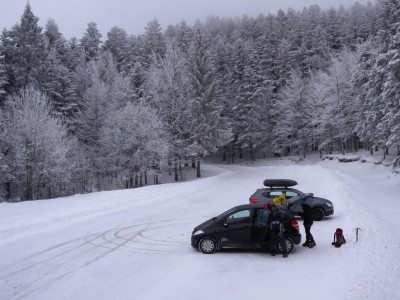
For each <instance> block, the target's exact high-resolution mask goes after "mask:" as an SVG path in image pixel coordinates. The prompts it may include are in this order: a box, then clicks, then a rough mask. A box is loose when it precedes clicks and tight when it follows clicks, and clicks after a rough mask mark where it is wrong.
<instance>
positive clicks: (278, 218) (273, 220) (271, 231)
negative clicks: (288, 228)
mask: <svg viewBox="0 0 400 300" xmlns="http://www.w3.org/2000/svg"><path fill="white" fill-rule="evenodd" d="M264 207H265V208H267V209H268V210H269V212H270V216H269V218H268V221H267V224H266V229H265V233H266V238H267V239H269V245H270V247H269V248H270V251H271V255H272V256H275V254H276V252H277V249H276V241H277V239H278V238H279V239H280V244H281V246H282V254H283V257H285V258H286V257H288V254H287V247H286V241H285V229H284V224H283V217H284V216H283V215H282V213H281V212H280V210H279V208H278V207H277V206H276V205H275V204H273V203H266V204H265V205H264Z"/></svg>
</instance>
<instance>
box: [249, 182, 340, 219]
mask: <svg viewBox="0 0 400 300" xmlns="http://www.w3.org/2000/svg"><path fill="white" fill-rule="evenodd" d="M296 184H297V182H296V181H294V180H291V179H265V180H264V186H265V188H261V189H257V190H256V191H255V192H254V193H253V195H251V196H250V198H249V202H250V203H253V204H255V203H265V202H268V201H272V199H273V198H275V197H276V196H279V195H280V194H281V193H282V191H285V192H286V200H287V203H288V207H289V208H290V210H291V211H292V213H293V214H294V215H295V216H300V217H302V214H303V209H302V208H301V205H300V200H301V199H302V198H304V195H307V196H308V197H307V199H309V200H310V201H309V203H310V206H311V208H312V214H313V219H314V220H315V221H321V220H323V219H324V218H325V217H326V216H331V215H333V213H334V209H333V204H332V202H331V201H329V200H327V199H324V198H320V197H315V196H314V195H313V194H312V193H310V194H305V193H303V192H301V191H299V190H296V189H295V188H292V187H293V186H295V185H296Z"/></svg>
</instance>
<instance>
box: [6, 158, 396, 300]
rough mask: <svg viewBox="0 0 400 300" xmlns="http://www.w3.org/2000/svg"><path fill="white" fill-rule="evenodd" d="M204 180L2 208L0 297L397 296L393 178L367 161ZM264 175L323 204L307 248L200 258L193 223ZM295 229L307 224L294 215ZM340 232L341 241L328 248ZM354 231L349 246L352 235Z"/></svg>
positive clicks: (243, 194) (271, 167) (218, 171)
mask: <svg viewBox="0 0 400 300" xmlns="http://www.w3.org/2000/svg"><path fill="white" fill-rule="evenodd" d="M203 175H204V177H203V178H202V179H196V180H190V181H186V182H182V183H172V184H163V185H159V186H148V187H144V188H140V189H132V190H121V191H113V192H101V193H93V194H86V195H75V196H72V197H67V198H60V199H54V200H42V201H33V202H23V203H14V204H9V203H1V204H0V253H1V260H0V298H1V299H37V300H47V299H50V300H55V299H95V300H102V299H115V300H117V299H118V300H120V299H122V300H124V299H151V300H156V299H307V300H311V299H334V300H337V299H351V300H354V299H400V241H399V238H400V233H399V231H398V227H399V225H400V222H399V221H398V214H399V212H400V176H399V175H394V174H393V173H390V172H389V169H388V167H385V166H383V165H376V164H373V163H361V162H352V163H339V162H338V161H336V160H332V161H330V160H324V161H317V162H316V161H312V160H305V161H302V162H295V161H290V160H287V159H280V160H261V161H258V162H256V163H253V164H244V163H243V164H240V165H223V164H219V165H217V164H203ZM265 178H292V179H294V180H296V181H297V182H298V183H299V184H298V186H297V188H298V189H300V190H302V191H304V192H313V193H314V194H315V195H318V196H321V197H325V198H328V199H330V200H331V201H332V202H333V203H334V206H335V214H334V215H333V216H332V217H329V218H327V219H325V220H323V221H321V222H315V223H314V226H313V227H312V230H311V231H312V233H313V235H314V238H315V240H316V242H317V247H315V248H313V249H309V248H303V247H301V246H296V249H295V251H294V252H293V253H292V254H291V255H289V257H288V258H286V259H284V258H282V257H281V256H275V257H272V256H270V255H269V254H266V253H263V252H260V251H222V252H217V253H216V254H213V255H203V254H201V253H200V252H198V251H197V250H195V249H193V248H192V247H191V246H190V235H191V232H192V230H193V227H195V226H196V225H198V224H200V223H201V222H203V221H205V220H206V219H208V218H210V217H213V216H215V215H217V214H219V213H221V212H223V211H225V210H227V209H229V208H231V207H233V206H235V205H238V204H243V203H247V202H248V198H249V196H250V195H251V194H252V193H253V192H254V190H255V189H256V188H259V187H261V186H262V182H263V180H264V179H265ZM298 221H299V223H300V228H301V232H302V234H303V237H304V228H303V226H302V222H301V220H300V219H299V220H298ZM337 227H341V228H343V230H344V235H345V237H346V239H347V244H345V245H344V246H342V247H341V248H334V247H333V246H332V245H331V242H332V241H333V233H334V231H335V229H336V228H337ZM356 228H361V230H360V231H359V240H358V242H356V235H355V230H356Z"/></svg>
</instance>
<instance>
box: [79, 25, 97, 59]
mask: <svg viewBox="0 0 400 300" xmlns="http://www.w3.org/2000/svg"><path fill="white" fill-rule="evenodd" d="M101 38H102V34H101V33H100V31H99V29H98V28H97V24H96V23H95V22H89V23H88V24H87V28H86V31H85V33H84V34H83V36H82V38H81V39H80V46H81V47H82V48H83V50H84V51H85V55H86V61H90V60H93V59H97V58H98V56H99V54H100V51H101V43H102V42H101Z"/></svg>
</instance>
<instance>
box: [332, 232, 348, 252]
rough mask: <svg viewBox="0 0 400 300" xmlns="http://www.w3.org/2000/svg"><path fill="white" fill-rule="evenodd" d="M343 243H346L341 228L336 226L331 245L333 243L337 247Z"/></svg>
mask: <svg viewBox="0 0 400 300" xmlns="http://www.w3.org/2000/svg"><path fill="white" fill-rule="evenodd" d="M343 244H346V239H345V238H344V235H343V229H341V228H337V229H336V231H335V234H334V235H333V242H332V245H334V246H335V247H336V248H339V247H340V246H342V245H343Z"/></svg>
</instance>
